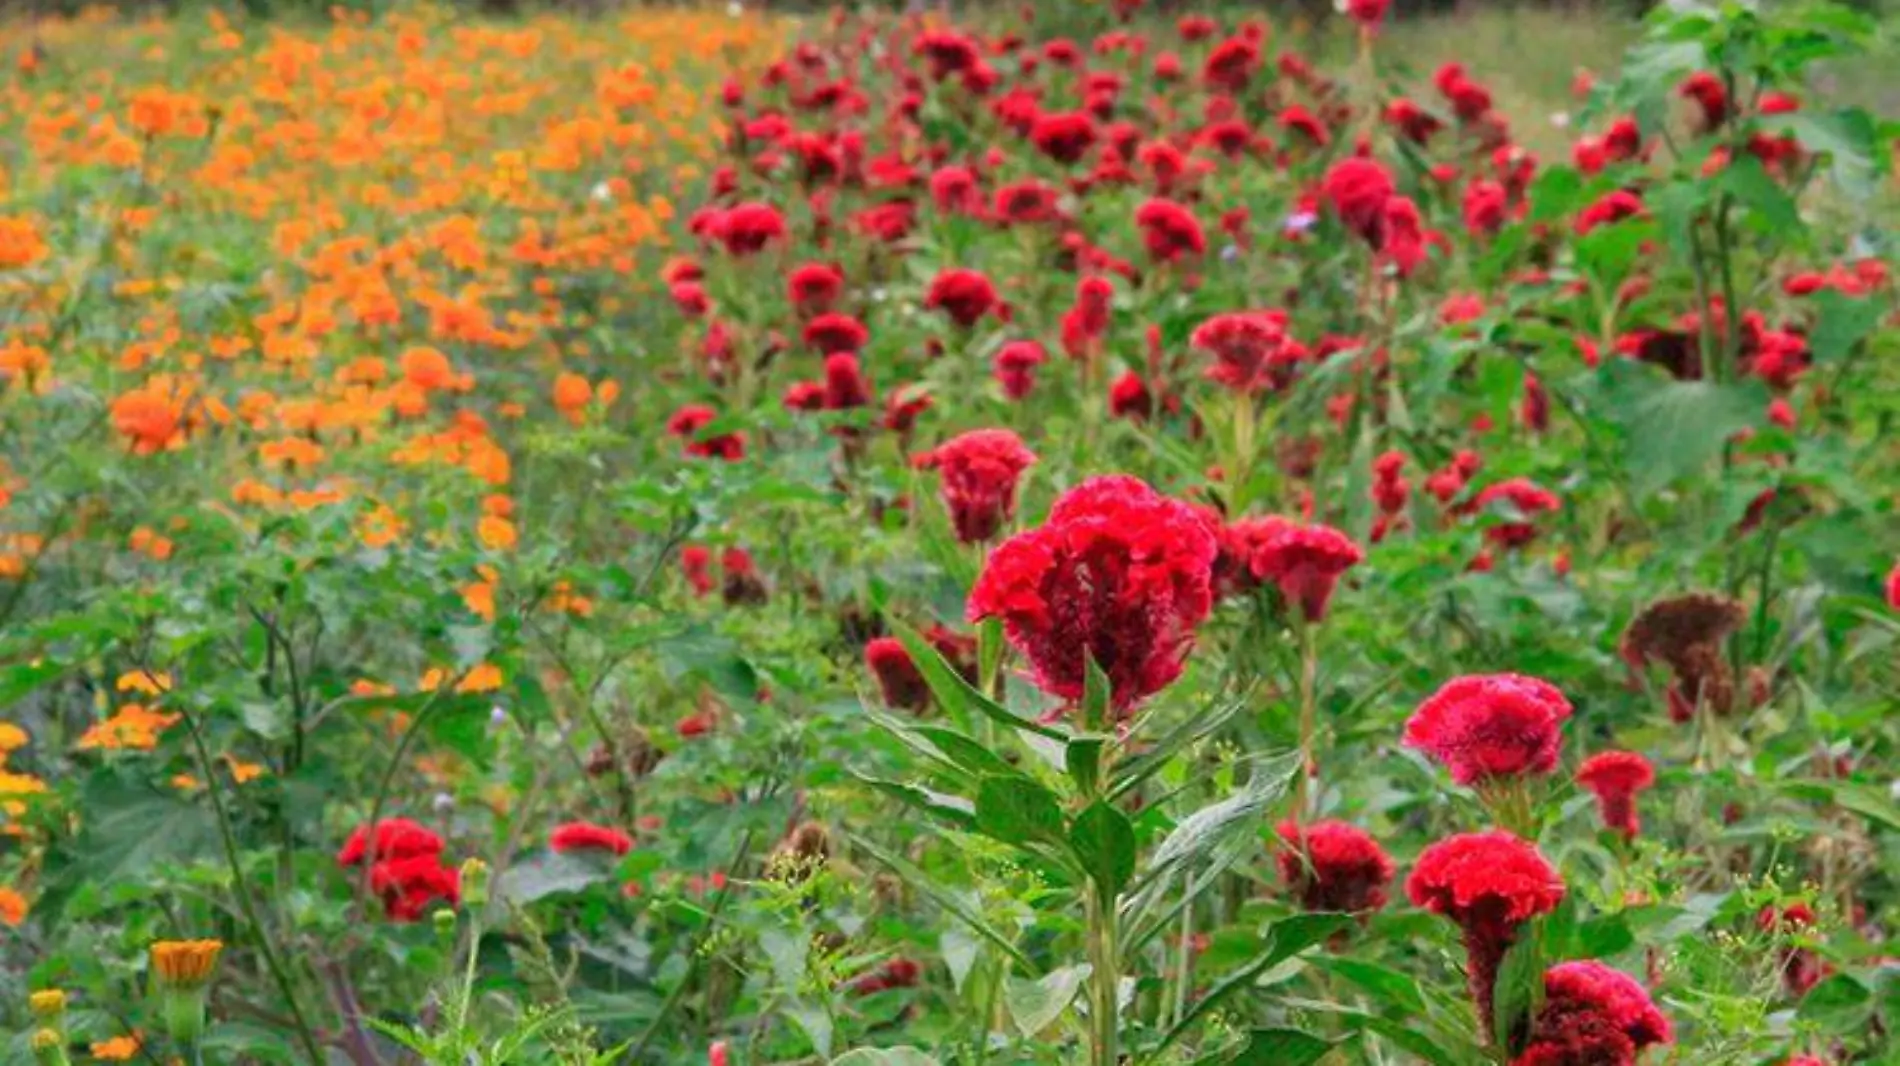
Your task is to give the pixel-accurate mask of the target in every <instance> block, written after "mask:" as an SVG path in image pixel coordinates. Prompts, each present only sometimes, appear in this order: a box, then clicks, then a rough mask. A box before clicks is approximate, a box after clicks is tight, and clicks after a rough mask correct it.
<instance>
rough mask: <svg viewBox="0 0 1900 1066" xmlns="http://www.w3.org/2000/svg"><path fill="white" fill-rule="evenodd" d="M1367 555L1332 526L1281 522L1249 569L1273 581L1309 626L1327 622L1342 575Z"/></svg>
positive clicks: (1255, 575)
mask: <svg viewBox="0 0 1900 1066" xmlns="http://www.w3.org/2000/svg"><path fill="white" fill-rule="evenodd" d="M1364 558H1365V553H1364V552H1362V551H1360V550H1359V545H1357V544H1354V543H1353V542H1352V538H1351V537H1348V536H1346V535H1345V534H1344V533H1341V532H1340V531H1339V530H1337V529H1334V528H1333V527H1331V526H1325V525H1310V526H1302V525H1295V524H1294V523H1292V522H1282V523H1280V524H1279V525H1278V526H1277V527H1275V528H1274V529H1273V531H1272V532H1271V534H1270V535H1269V536H1268V537H1267V538H1266V539H1265V541H1264V542H1263V543H1261V544H1260V545H1258V547H1257V548H1255V550H1254V552H1253V555H1252V557H1251V558H1250V559H1249V560H1248V566H1249V568H1250V569H1251V570H1252V571H1253V576H1254V577H1256V578H1259V579H1261V580H1263V581H1271V582H1273V583H1274V584H1275V585H1277V586H1278V587H1279V589H1280V595H1281V596H1282V597H1284V598H1285V599H1286V601H1287V603H1288V604H1297V605H1298V606H1299V610H1300V615H1301V617H1303V618H1304V619H1305V620H1306V621H1307V622H1308V623H1314V622H1321V621H1324V620H1325V618H1326V605H1327V603H1328V602H1329V601H1330V600H1331V599H1332V597H1333V588H1334V586H1336V585H1337V584H1338V583H1339V575H1341V574H1343V573H1345V572H1346V571H1347V570H1349V569H1351V568H1352V567H1353V566H1355V565H1357V564H1358V562H1359V561H1360V560H1361V559H1364Z"/></svg>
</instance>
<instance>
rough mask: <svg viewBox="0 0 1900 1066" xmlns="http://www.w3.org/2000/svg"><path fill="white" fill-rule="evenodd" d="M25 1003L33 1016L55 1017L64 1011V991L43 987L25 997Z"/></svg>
mask: <svg viewBox="0 0 1900 1066" xmlns="http://www.w3.org/2000/svg"><path fill="white" fill-rule="evenodd" d="M26 1005H27V1007H28V1009H30V1010H32V1012H33V1017H35V1018H42V1019H44V1018H56V1017H58V1016H59V1015H61V1014H63V1013H65V1011H66V993H64V992H62V991H60V990H59V989H57V988H45V989H41V990H40V991H38V992H34V993H32V994H31V995H29V996H27V997H26Z"/></svg>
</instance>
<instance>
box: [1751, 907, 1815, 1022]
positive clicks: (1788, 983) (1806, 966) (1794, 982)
mask: <svg viewBox="0 0 1900 1066" xmlns="http://www.w3.org/2000/svg"><path fill="white" fill-rule="evenodd" d="M1813 924H1814V908H1812V907H1810V906H1808V905H1807V904H1805V903H1790V904H1788V905H1787V906H1786V907H1782V908H1780V909H1779V910H1777V909H1776V908H1775V907H1774V906H1773V905H1772V904H1771V905H1769V906H1766V907H1763V908H1762V909H1761V911H1760V912H1759V913H1757V914H1756V915H1755V925H1756V927H1757V928H1759V929H1761V930H1762V931H1763V932H1777V931H1778V932H1783V933H1794V932H1797V931H1799V930H1802V929H1806V928H1808V927H1809V926H1812V925H1813ZM1828 969H1829V967H1828V965H1827V964H1826V963H1824V962H1822V961H1821V957H1820V956H1819V955H1816V954H1815V953H1814V951H1813V950H1812V949H1810V948H1805V947H1802V946H1801V945H1799V944H1791V945H1789V946H1787V947H1784V948H1782V949H1781V983H1782V985H1783V987H1785V988H1786V989H1787V990H1788V994H1789V995H1790V996H1793V997H1794V998H1796V999H1800V998H1801V997H1802V996H1805V995H1807V994H1808V990H1809V989H1811V988H1813V987H1814V986H1815V985H1817V984H1820V983H1821V978H1823V977H1825V976H1827V973H1828Z"/></svg>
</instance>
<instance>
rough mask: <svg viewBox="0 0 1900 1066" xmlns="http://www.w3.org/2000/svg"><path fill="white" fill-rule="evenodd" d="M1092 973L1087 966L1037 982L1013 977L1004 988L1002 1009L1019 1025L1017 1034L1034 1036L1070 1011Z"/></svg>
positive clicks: (1067, 967) (1066, 969)
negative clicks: (1076, 996) (1077, 993)
mask: <svg viewBox="0 0 1900 1066" xmlns="http://www.w3.org/2000/svg"><path fill="white" fill-rule="evenodd" d="M1092 972H1093V971H1092V970H1091V969H1090V968H1089V966H1088V965H1087V964H1086V963H1084V964H1082V965H1080V966H1065V967H1063V968H1062V969H1060V970H1056V971H1053V972H1051V973H1048V974H1045V975H1043V976H1042V977H1040V978H1038V979H1036V980H1034V981H1030V980H1026V979H1023V978H1016V977H1012V978H1010V979H1009V982H1008V984H1007V985H1005V986H1004V990H1003V1006H1004V1007H1006V1008H1008V1009H1009V1018H1010V1020H1011V1021H1013V1022H1015V1023H1016V1029H1017V1031H1018V1032H1020V1033H1022V1034H1023V1035H1024V1036H1026V1037H1033V1036H1035V1035H1036V1034H1037V1033H1040V1032H1042V1031H1043V1030H1044V1029H1047V1028H1049V1025H1050V1023H1051V1022H1054V1021H1055V1020H1056V1019H1057V1018H1060V1017H1061V1016H1062V1012H1063V1011H1065V1010H1068V1009H1069V1003H1070V1002H1071V1001H1073V1000H1074V999H1075V993H1076V992H1077V991H1078V990H1079V989H1080V988H1081V987H1082V982H1084V981H1086V980H1088V978H1089V974H1090V973H1092Z"/></svg>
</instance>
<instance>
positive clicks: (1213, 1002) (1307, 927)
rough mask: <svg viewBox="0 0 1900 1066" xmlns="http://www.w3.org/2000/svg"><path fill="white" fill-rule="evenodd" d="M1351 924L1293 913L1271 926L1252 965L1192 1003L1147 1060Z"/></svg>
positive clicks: (1347, 919) (1341, 917) (1342, 917)
mask: <svg viewBox="0 0 1900 1066" xmlns="http://www.w3.org/2000/svg"><path fill="white" fill-rule="evenodd" d="M1352 921H1353V919H1352V916H1351V915H1347V914H1296V915H1293V916H1292V917H1290V918H1283V919H1281V920H1280V921H1277V922H1275V923H1273V925H1272V926H1271V927H1269V928H1268V930H1267V938H1266V939H1267V947H1266V950H1265V951H1262V952H1261V953H1260V954H1259V955H1257V956H1255V957H1254V960H1253V961H1252V962H1249V963H1248V964H1247V965H1245V966H1242V967H1241V968H1240V969H1238V970H1235V971H1234V972H1233V973H1231V974H1228V975H1227V977H1226V978H1224V979H1223V980H1222V981H1221V982H1220V983H1219V984H1217V985H1215V986H1214V987H1213V988H1212V989H1211V990H1209V991H1208V993H1207V995H1205V996H1202V997H1201V998H1200V999H1199V1000H1197V1001H1195V1004H1194V1005H1193V1006H1192V1007H1190V1008H1188V1012H1187V1014H1186V1015H1185V1016H1183V1017H1182V1019H1181V1020H1180V1021H1179V1022H1177V1023H1176V1024H1175V1026H1174V1028H1172V1029H1170V1030H1168V1035H1166V1036H1164V1037H1162V1038H1161V1043H1159V1044H1157V1045H1156V1046H1155V1048H1154V1050H1152V1051H1151V1052H1149V1054H1148V1058H1149V1059H1150V1061H1152V1060H1154V1059H1158V1058H1160V1057H1161V1053H1162V1052H1163V1051H1166V1050H1167V1049H1168V1048H1170V1047H1172V1046H1174V1044H1175V1042H1176V1041H1178V1040H1180V1039H1181V1038H1182V1037H1184V1036H1186V1035H1187V1034H1188V1032H1189V1031H1190V1030H1192V1029H1193V1027H1194V1026H1195V1024H1197V1023H1198V1022H1199V1021H1200V1020H1201V1018H1202V1016H1203V1015H1205V1014H1207V1012H1209V1011H1211V1010H1213V1009H1214V1008H1215V1007H1218V1006H1220V1005H1221V1004H1222V1003H1223V1002H1225V1001H1226V1000H1227V999H1228V997H1230V996H1232V995H1233V994H1234V993H1236V992H1238V991H1240V990H1241V989H1243V988H1249V987H1251V986H1252V985H1253V983H1254V981H1255V980H1257V979H1258V978H1259V977H1260V975H1261V974H1263V973H1266V972H1267V971H1268V970H1270V969H1272V968H1273V967H1275V966H1278V965H1280V964H1281V963H1283V962H1285V961H1286V960H1288V959H1290V958H1292V957H1293V956H1295V955H1298V954H1299V953H1300V952H1302V951H1305V950H1306V949H1307V948H1310V947H1312V946H1314V945H1315V944H1319V943H1322V942H1323V941H1325V940H1326V938H1327V937H1330V936H1332V935H1333V934H1334V933H1337V932H1339V931H1340V930H1342V929H1345V928H1347V927H1349V926H1351V925H1352Z"/></svg>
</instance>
